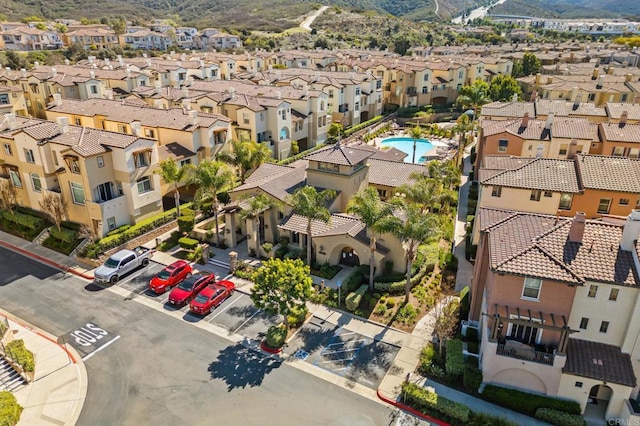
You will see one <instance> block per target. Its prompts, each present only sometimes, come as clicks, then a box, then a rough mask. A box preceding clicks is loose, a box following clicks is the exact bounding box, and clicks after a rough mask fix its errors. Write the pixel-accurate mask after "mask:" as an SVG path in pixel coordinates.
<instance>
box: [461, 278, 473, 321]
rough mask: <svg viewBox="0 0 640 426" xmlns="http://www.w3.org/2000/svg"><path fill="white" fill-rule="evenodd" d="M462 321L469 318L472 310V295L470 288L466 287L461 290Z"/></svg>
mask: <svg viewBox="0 0 640 426" xmlns="http://www.w3.org/2000/svg"><path fill="white" fill-rule="evenodd" d="M459 296H460V319H461V320H466V319H467V318H469V309H470V308H471V300H470V297H471V295H470V294H469V286H465V287H463V288H462V290H460V295H459Z"/></svg>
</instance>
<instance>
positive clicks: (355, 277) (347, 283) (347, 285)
mask: <svg viewBox="0 0 640 426" xmlns="http://www.w3.org/2000/svg"><path fill="white" fill-rule="evenodd" d="M363 279H364V274H363V273H362V270H361V269H360V268H353V270H352V271H351V273H349V275H347V278H345V280H344V282H343V283H342V289H343V290H344V291H345V293H350V292H352V291H356V290H357V289H358V288H360V285H361V284H362V280H363Z"/></svg>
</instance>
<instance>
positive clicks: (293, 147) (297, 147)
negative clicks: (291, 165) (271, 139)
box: [289, 141, 300, 157]
mask: <svg viewBox="0 0 640 426" xmlns="http://www.w3.org/2000/svg"><path fill="white" fill-rule="evenodd" d="M299 152H300V145H298V141H291V150H290V151H289V156H290V157H293V156H295V155H298V153H299Z"/></svg>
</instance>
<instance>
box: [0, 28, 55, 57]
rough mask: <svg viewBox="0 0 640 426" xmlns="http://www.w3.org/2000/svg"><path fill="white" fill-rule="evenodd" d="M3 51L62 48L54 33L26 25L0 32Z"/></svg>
mask: <svg viewBox="0 0 640 426" xmlns="http://www.w3.org/2000/svg"><path fill="white" fill-rule="evenodd" d="M0 35H1V36H2V42H3V44H4V46H2V48H3V49H4V50H19V51H32V50H48V49H60V48H62V40H61V38H60V36H59V35H58V33H57V32H56V31H51V30H40V29H38V28H31V27H29V26H28V25H24V26H17V27H15V28H12V29H5V30H2V31H0Z"/></svg>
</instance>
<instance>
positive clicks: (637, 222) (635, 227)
mask: <svg viewBox="0 0 640 426" xmlns="http://www.w3.org/2000/svg"><path fill="white" fill-rule="evenodd" d="M638 238H640V210H631V214H630V215H629V217H627V222H626V223H625V224H624V228H623V229H622V238H620V248H621V249H622V250H624V251H631V252H632V251H635V249H636V247H635V245H636V244H635V242H636V240H638Z"/></svg>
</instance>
